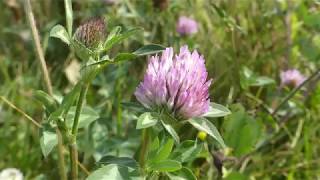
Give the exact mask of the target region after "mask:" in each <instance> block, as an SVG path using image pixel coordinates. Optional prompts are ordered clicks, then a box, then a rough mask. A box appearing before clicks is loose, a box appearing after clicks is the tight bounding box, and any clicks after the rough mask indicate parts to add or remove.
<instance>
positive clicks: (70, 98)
mask: <svg viewBox="0 0 320 180" xmlns="http://www.w3.org/2000/svg"><path fill="white" fill-rule="evenodd" d="M80 90H81V85H80V83H78V84H77V85H76V86H74V87H73V89H72V90H71V91H70V92H69V93H68V94H67V95H65V96H64V98H63V100H62V103H61V108H62V109H63V110H64V112H68V111H69V109H70V107H71V106H72V105H73V104H74V102H75V101H76V99H77V98H78V95H79V93H80Z"/></svg>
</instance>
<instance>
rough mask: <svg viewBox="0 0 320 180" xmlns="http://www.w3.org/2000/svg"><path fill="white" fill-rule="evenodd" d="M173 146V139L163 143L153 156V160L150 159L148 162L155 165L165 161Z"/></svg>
mask: <svg viewBox="0 0 320 180" xmlns="http://www.w3.org/2000/svg"><path fill="white" fill-rule="evenodd" d="M173 144H174V141H173V139H168V140H167V141H164V142H163V144H162V145H161V146H160V149H159V150H158V151H157V153H156V154H155V157H154V158H153V159H150V161H152V162H153V163H157V162H160V161H163V160H165V159H167V158H168V157H169V155H170V153H171V151H172V147H173Z"/></svg>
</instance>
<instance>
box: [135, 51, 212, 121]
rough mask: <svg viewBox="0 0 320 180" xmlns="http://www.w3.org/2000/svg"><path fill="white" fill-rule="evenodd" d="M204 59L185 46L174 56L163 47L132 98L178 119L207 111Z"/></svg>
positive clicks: (151, 62) (208, 102)
mask: <svg viewBox="0 0 320 180" xmlns="http://www.w3.org/2000/svg"><path fill="white" fill-rule="evenodd" d="M207 75H208V73H207V71H206V67H205V59H204V57H203V56H201V55H199V54H198V52H197V51H196V50H195V51H193V52H192V53H191V52H190V51H189V49H188V47H187V46H183V47H182V48H180V53H179V54H177V55H175V56H174V55H173V48H166V49H165V51H164V52H163V53H162V55H161V57H159V56H158V55H156V56H152V57H151V58H150V59H149V64H148V67H147V70H146V73H145V76H144V80H143V82H141V83H140V85H139V86H138V87H137V89H136V92H135V96H136V97H137V99H138V101H140V103H141V104H143V105H144V106H145V107H146V108H149V109H157V108H163V107H164V108H166V109H167V110H168V111H169V112H170V113H173V114H174V115H175V116H176V117H177V118H185V119H188V118H192V117H198V116H201V115H202V114H204V113H206V112H207V111H208V110H209V104H210V99H209V92H208V89H209V86H210V84H211V80H209V81H207Z"/></svg>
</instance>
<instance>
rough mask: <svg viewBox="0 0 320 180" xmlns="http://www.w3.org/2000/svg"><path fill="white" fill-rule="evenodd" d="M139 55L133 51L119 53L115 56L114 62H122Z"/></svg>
mask: <svg viewBox="0 0 320 180" xmlns="http://www.w3.org/2000/svg"><path fill="white" fill-rule="evenodd" d="M136 57H137V55H135V54H132V53H119V54H117V56H116V57H115V58H114V60H113V62H115V63H116V62H121V61H127V60H131V59H134V58H136Z"/></svg>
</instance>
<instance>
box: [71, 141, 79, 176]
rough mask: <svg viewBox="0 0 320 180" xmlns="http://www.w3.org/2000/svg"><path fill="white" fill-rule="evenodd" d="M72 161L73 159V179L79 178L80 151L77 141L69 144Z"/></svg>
mask: <svg viewBox="0 0 320 180" xmlns="http://www.w3.org/2000/svg"><path fill="white" fill-rule="evenodd" d="M69 152H70V161H71V179H72V180H76V179H78V163H77V161H78V151H77V144H76V142H74V143H72V144H70V145H69Z"/></svg>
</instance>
